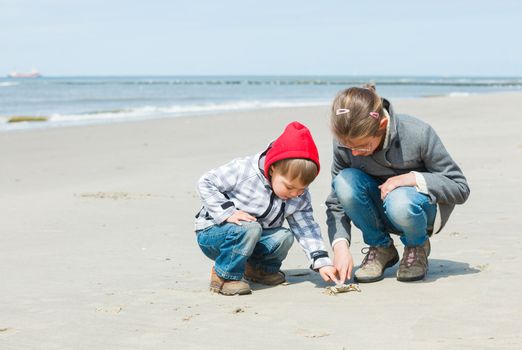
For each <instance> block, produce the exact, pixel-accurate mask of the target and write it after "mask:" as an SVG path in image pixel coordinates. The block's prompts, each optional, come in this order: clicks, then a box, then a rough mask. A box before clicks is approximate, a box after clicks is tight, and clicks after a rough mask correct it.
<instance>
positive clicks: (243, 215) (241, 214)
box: [227, 210, 257, 226]
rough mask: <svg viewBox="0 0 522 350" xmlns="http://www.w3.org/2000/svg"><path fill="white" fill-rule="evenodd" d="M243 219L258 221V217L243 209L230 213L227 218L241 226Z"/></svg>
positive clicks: (228, 220)
mask: <svg viewBox="0 0 522 350" xmlns="http://www.w3.org/2000/svg"><path fill="white" fill-rule="evenodd" d="M241 221H248V222H252V221H257V219H256V218H255V217H253V216H252V215H250V214H249V213H247V212H245V211H242V210H237V211H236V212H235V213H234V214H232V215H230V216H229V217H228V219H227V222H230V223H232V224H236V225H239V226H241Z"/></svg>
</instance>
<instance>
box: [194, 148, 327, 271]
mask: <svg viewBox="0 0 522 350" xmlns="http://www.w3.org/2000/svg"><path fill="white" fill-rule="evenodd" d="M264 160H265V158H264V153H258V154H256V155H254V156H250V157H246V158H237V159H234V160H232V161H231V162H229V163H228V164H225V165H223V166H221V167H218V168H216V169H212V170H210V171H209V172H207V173H206V174H204V175H203V176H202V177H201V178H200V179H199V182H198V193H199V196H200V198H201V200H202V202H203V208H201V210H200V211H199V212H198V214H197V215H196V223H195V228H196V231H198V230H202V229H204V228H207V227H209V226H212V225H219V224H221V223H222V222H224V221H225V220H226V219H228V217H230V216H231V215H232V214H233V213H234V212H235V211H236V210H242V211H245V212H247V213H249V214H250V215H252V216H254V217H256V218H257V222H258V223H259V224H261V226H262V227H263V228H265V229H268V228H275V227H281V226H283V223H284V220H285V219H286V220H287V221H288V225H289V226H290V230H291V231H292V233H293V235H294V237H295V238H296V239H297V241H298V242H299V244H300V245H301V247H302V248H303V250H304V252H305V254H306V256H307V257H308V259H309V260H310V263H311V267H312V268H313V269H318V268H321V267H323V266H327V265H332V263H331V261H330V258H328V257H324V258H318V259H317V260H315V262H314V261H313V259H312V258H311V254H313V253H314V252H316V251H320V250H322V251H324V250H326V249H325V246H324V242H323V238H322V236H321V230H320V228H319V225H318V224H317V223H316V222H315V220H314V217H313V210H312V205H311V197H310V192H309V191H308V189H306V190H305V192H304V193H303V194H302V195H300V196H298V197H295V198H292V199H289V200H286V201H284V200H282V199H280V198H279V197H277V196H276V195H275V193H274V192H273V191H272V187H271V186H270V183H269V182H268V180H267V179H266V177H265V176H264V175H263V171H262V170H261V169H263V165H264Z"/></svg>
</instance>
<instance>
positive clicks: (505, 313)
mask: <svg viewBox="0 0 522 350" xmlns="http://www.w3.org/2000/svg"><path fill="white" fill-rule="evenodd" d="M520 101H522V93H500V94H488V95H471V96H458V97H451V98H450V97H433V98H423V99H410V100H406V99H405V100H399V101H392V102H394V105H395V110H396V111H397V112H398V113H406V114H411V115H414V116H417V117H420V118H422V119H424V120H426V121H427V122H429V123H430V124H432V125H433V126H434V127H435V129H436V130H437V132H438V134H439V135H440V136H441V138H442V140H443V141H444V143H445V146H446V147H447V148H448V150H449V151H450V153H451V154H452V156H453V158H454V159H455V160H456V161H457V163H458V164H459V165H460V166H461V167H462V169H463V171H464V174H465V175H466V177H467V178H468V181H469V184H470V188H471V196H470V199H469V200H468V202H467V203H466V204H465V205H462V206H457V208H456V209H455V211H454V213H453V215H452V217H451V218H450V221H449V223H448V225H447V226H446V227H445V229H444V230H443V231H442V232H441V233H440V234H438V235H436V236H434V237H433V238H432V241H431V242H432V253H431V256H430V272H429V275H428V278H427V279H426V280H424V281H422V282H416V283H400V282H397V281H396V279H395V273H396V269H397V266H395V267H393V268H391V269H389V270H388V271H387V273H386V278H385V279H384V280H383V281H381V282H378V283H373V284H364V285H361V289H362V291H361V292H360V293H357V292H351V293H345V294H341V295H337V296H329V295H326V294H324V287H326V286H327V284H326V283H324V282H323V281H322V280H321V278H320V277H319V275H318V274H316V273H314V272H312V271H310V270H309V269H308V268H307V266H308V262H307V260H306V259H305V256H304V254H303V252H302V251H301V249H300V247H299V245H298V244H297V243H295V244H294V246H293V247H292V249H291V251H290V254H289V257H288V259H287V260H285V262H284V264H283V270H284V271H285V272H286V274H287V276H288V281H289V282H290V283H289V285H286V286H278V287H273V288H266V287H263V286H260V285H256V284H253V289H254V292H253V294H252V295H249V296H242V297H224V296H220V295H215V294H211V293H210V292H209V291H208V280H209V272H210V268H211V266H212V262H211V261H210V260H208V259H207V258H206V257H205V256H204V255H203V254H202V253H201V251H200V250H199V248H198V246H197V244H196V241H195V236H194V232H193V220H194V214H195V213H196V211H197V210H198V209H199V207H200V203H199V200H198V198H197V194H196V191H195V184H196V181H197V179H198V178H199V177H200V175H201V174H203V172H205V171H207V170H209V169H210V168H213V167H215V166H218V165H221V164H223V163H225V162H227V161H229V160H231V159H232V158H235V157H238V156H243V155H249V154H253V153H256V152H258V151H260V150H262V149H263V148H264V147H265V146H266V145H267V144H268V142H269V141H270V140H272V139H274V138H275V137H277V136H278V135H279V134H280V133H281V131H282V130H283V127H284V126H285V125H286V124H287V123H288V122H290V121H293V120H299V121H301V122H302V123H304V124H306V125H307V126H309V128H310V129H311V131H312V133H313V135H314V138H315V140H316V142H317V145H318V147H319V151H320V156H321V162H322V169H323V170H322V172H321V173H320V175H319V177H318V178H317V180H316V181H315V182H314V183H313V184H312V186H311V193H312V196H313V202H314V208H315V216H316V220H317V221H318V222H319V223H320V225H321V228H322V230H323V235H324V237H325V241H327V240H328V239H327V237H326V224H325V212H324V211H325V207H324V204H323V203H324V200H325V198H326V196H327V194H328V192H329V188H330V173H329V168H330V163H331V137H330V134H329V131H328V108H327V107H306V108H304V107H303V108H284V109H263V110H255V111H247V112H233V113H232V112H230V113H224V114H220V115H207V116H200V117H183V118H176V119H163V120H152V121H142V122H129V123H117V124H106V125H96V126H84V127H72V128H54V129H46V130H32V131H26V132H3V133H2V132H0V159H1V168H0V169H1V171H0V193H1V195H0V212H1V215H0V217H1V220H0V349H2V350H9V349H17V350H18V349H20V350H21V349H24V350H26V349H227V348H228V349H263V348H271V349H288V348H295V349H385V348H386V349H416V348H423V349H446V350H447V349H520V348H522V331H521V328H520V324H521V323H522V313H521V305H522V303H521V297H520V295H521V292H520V289H521V287H522V272H521V270H520V266H521V265H522V254H521V253H522V239H521V235H522V229H521V228H520V223H518V219H519V215H520V209H519V207H518V205H517V204H516V201H515V200H516V199H517V198H520V197H522V176H520V172H521V171H522V118H520V111H519V104H520ZM396 245H397V246H398V247H399V248H398V249H399V251H400V252H402V245H401V244H400V242H399V240H398V239H396ZM363 246H364V244H363V242H362V237H361V234H360V232H359V231H358V230H356V229H354V231H353V245H352V249H351V250H352V254H353V255H354V259H355V262H356V264H359V263H360V261H361V259H362V254H361V253H360V250H361V248H362V247H363Z"/></svg>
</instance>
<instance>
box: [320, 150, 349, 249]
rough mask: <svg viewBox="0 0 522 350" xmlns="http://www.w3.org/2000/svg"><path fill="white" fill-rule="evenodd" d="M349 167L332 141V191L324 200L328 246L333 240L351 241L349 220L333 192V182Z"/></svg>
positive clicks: (347, 161)
mask: <svg viewBox="0 0 522 350" xmlns="http://www.w3.org/2000/svg"><path fill="white" fill-rule="evenodd" d="M350 166H351V164H350V160H349V158H348V157H347V155H346V154H343V151H342V150H341V149H340V148H339V143H338V142H337V141H335V140H334V143H333V161H332V189H331V191H330V194H329V195H328V197H327V198H326V202H325V204H326V224H327V226H328V237H329V239H330V244H333V243H334V241H335V240H338V239H346V240H347V241H348V243H350V241H351V224H350V222H351V220H350V218H349V217H348V216H347V215H346V213H345V212H344V209H343V207H342V205H341V203H339V200H338V199H337V195H336V194H335V192H334V190H333V180H334V179H335V177H336V176H337V175H338V174H339V172H341V170H343V169H345V168H349V167H350Z"/></svg>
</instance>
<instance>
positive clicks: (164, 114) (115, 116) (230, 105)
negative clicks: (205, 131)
mask: <svg viewBox="0 0 522 350" xmlns="http://www.w3.org/2000/svg"><path fill="white" fill-rule="evenodd" d="M328 103H329V101H326V100H325V101H319V100H318V101H303V102H287V101H236V102H226V103H209V104H199V105H173V106H168V107H159V106H143V107H139V108H128V109H126V108H123V109H114V110H105V111H91V112H88V113H78V114H51V115H49V116H47V123H38V125H37V124H36V123H30V122H23V123H17V124H18V125H17V126H10V127H9V128H11V129H12V128H17V129H19V128H23V127H24V126H25V127H26V128H31V127H41V126H42V124H48V125H49V124H59V125H71V124H92V123H104V122H115V121H125V120H142V119H149V118H169V117H179V116H186V115H197V114H202V115H204V114H214V113H219V112H228V111H241V110H252V109H263V108H285V107H308V106H320V105H327V104H328ZM8 120H9V117H5V116H0V124H2V125H4V127H5V126H6V125H9V124H8Z"/></svg>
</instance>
